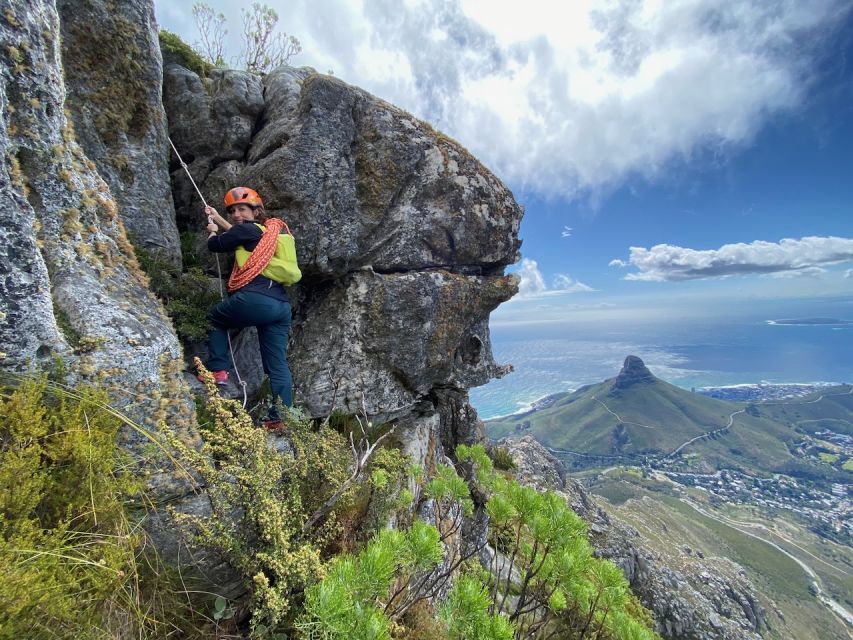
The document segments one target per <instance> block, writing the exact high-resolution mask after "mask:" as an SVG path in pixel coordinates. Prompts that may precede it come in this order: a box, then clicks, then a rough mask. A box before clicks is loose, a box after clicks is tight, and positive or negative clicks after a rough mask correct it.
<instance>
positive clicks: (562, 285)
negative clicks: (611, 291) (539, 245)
mask: <svg viewBox="0 0 853 640" xmlns="http://www.w3.org/2000/svg"><path fill="white" fill-rule="evenodd" d="M516 275H518V276H519V278H520V282H519V284H518V295H517V296H516V298H539V297H543V296H553V295H558V294H562V293H585V292H587V291H595V289H593V288H592V287H590V286H588V285H585V284H584V283H583V282H578V281H577V280H574V279H573V278H572V277H571V276H568V275H566V274H564V273H558V274H557V275H556V276H555V277H554V286H553V287H551V288H550V289H549V288H548V286H547V285H546V284H545V278H543V277H542V272H541V271H539V263H537V262H536V260H531V259H530V258H524V259H522V261H521V266H520V267H519V269H518V271H516Z"/></svg>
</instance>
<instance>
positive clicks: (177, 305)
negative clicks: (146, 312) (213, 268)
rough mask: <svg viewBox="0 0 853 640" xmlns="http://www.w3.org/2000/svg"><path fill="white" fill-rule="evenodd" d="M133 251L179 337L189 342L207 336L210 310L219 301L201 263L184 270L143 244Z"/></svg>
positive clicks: (217, 294)
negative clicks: (147, 248) (199, 265)
mask: <svg viewBox="0 0 853 640" xmlns="http://www.w3.org/2000/svg"><path fill="white" fill-rule="evenodd" d="M134 250H135V252H136V257H137V259H138V260H139V264H140V265H141V266H142V269H143V270H144V271H145V273H146V274H147V275H148V278H149V280H150V282H151V290H152V291H153V292H154V293H155V294H156V295H157V297H158V298H160V300H162V301H163V305H164V306H165V308H166V312H167V313H168V314H169V317H170V318H172V322H174V324H175V331H177V333H178V336H180V337H181V338H182V339H183V340H186V341H197V340H204V339H206V338H207V334H208V332H209V331H210V329H211V327H210V323H209V322H208V320H207V312H208V311H209V310H210V308H211V307H212V306H213V305H215V304H216V303H217V302H219V300H220V295H219V293H218V292H216V291H215V290H214V288H213V286H214V285H213V282H212V280H211V279H210V278H208V277H207V275H205V273H204V271H203V270H202V269H201V268H200V267H198V266H190V267H189V268H188V269H187V270H186V271H181V269H180V268H179V267H178V266H176V265H175V264H173V263H172V262H170V261H168V260H166V259H165V258H164V257H163V256H162V255H161V254H159V253H158V252H156V251H148V250H146V249H144V248H142V247H134Z"/></svg>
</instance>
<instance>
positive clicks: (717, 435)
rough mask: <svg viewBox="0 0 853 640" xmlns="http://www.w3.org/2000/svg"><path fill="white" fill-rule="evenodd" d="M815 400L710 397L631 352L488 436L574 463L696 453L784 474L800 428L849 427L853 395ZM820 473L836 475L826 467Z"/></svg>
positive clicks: (493, 426) (492, 424)
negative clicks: (619, 365)
mask: <svg viewBox="0 0 853 640" xmlns="http://www.w3.org/2000/svg"><path fill="white" fill-rule="evenodd" d="M842 391H843V390H842ZM816 399H817V398H816V397H814V398H803V399H800V400H797V404H796V405H783V404H779V405H766V406H765V405H755V404H751V403H743V402H729V401H725V400H720V399H717V398H710V397H707V396H704V395H702V394H699V393H695V392H691V391H686V390H684V389H681V388H679V387H676V386H675V385H672V384H669V383H667V382H665V381H663V380H660V379H659V378H656V377H655V376H653V375H652V374H651V373H650V372H649V370H648V369H647V368H646V367H645V365H644V364H643V362H642V360H640V359H639V358H636V357H634V356H629V357H628V358H627V359H626V360H625V366H624V367H623V369H622V371H621V372H620V373H619V375H618V376H616V377H614V378H610V379H608V380H605V381H604V382H601V383H598V384H594V385H589V386H586V387H583V388H581V389H578V390H577V391H575V392H570V393H563V394H556V395H554V396H551V397H550V398H549V400H548V401H547V402H544V403H543V405H544V406H541V407H540V408H536V409H533V410H532V411H529V412H527V413H523V414H516V415H513V416H509V417H506V418H501V419H497V420H491V421H489V422H487V433H488V434H489V436H490V437H492V438H494V439H499V438H502V437H506V436H510V437H514V436H517V435H521V434H524V435H531V436H533V437H534V438H536V439H537V440H538V441H539V442H541V443H542V444H544V445H545V446H547V447H549V448H551V449H552V450H554V452H555V453H558V454H559V453H565V457H568V458H570V459H571V460H572V463H573V465H574V466H580V467H589V466H603V465H606V464H608V463H617V462H618V463H636V464H642V463H644V462H650V461H661V460H664V459H667V458H674V457H676V456H677V455H681V456H685V455H688V454H695V453H697V452H698V453H699V454H700V455H701V462H702V464H703V465H704V466H705V468H706V470H713V469H719V468H730V469H738V470H750V471H752V472H755V471H758V472H764V473H772V472H784V471H785V470H790V469H792V468H794V467H795V466H796V465H798V464H799V465H802V464H804V463H802V462H801V461H798V459H797V457H796V456H795V455H794V454H793V453H792V452H791V451H792V449H793V448H794V445H795V443H796V442H797V441H798V440H799V439H800V437H801V434H800V432H799V431H798V430H797V429H798V428H799V429H803V428H806V427H807V426H808V428H809V429H811V430H812V431H814V430H819V429H820V428H821V426H827V425H830V424H832V425H836V424H840V425H841V427H842V430H841V432H845V431H844V429H849V427H850V424H851V423H850V419H851V417H853V410H851V408H849V407H848V403H849V404H850V405H853V396H843V395H838V396H832V398H831V399H830V398H827V402H820V403H818V402H816V401H815V400H816ZM822 471H824V472H826V474H827V479H833V478H835V475H834V474H833V472H832V470H827V469H823V470H822Z"/></svg>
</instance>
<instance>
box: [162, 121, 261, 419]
mask: <svg viewBox="0 0 853 640" xmlns="http://www.w3.org/2000/svg"><path fill="white" fill-rule="evenodd" d="M169 144H170V145H172V151H174V152H175V155H176V156H177V158H178V162H180V163H181V167H183V169H184V171H185V172H186V174H187V177H188V178H189V179H190V182H191V183H192V185H193V187H195V192H196V193H197V194H198V197H199V198H201V203H202V204H203V205H204V207H205V209H206V208H207V206H208V204H207V201H206V200H205V199H204V196H203V195H202V193H201V189H199V188H198V185H197V184H196V183H195V180H193V176H192V174H191V173H190V169H189V167H187V163H186V162H184V159H183V158H182V157H181V154H180V153H178V148H177V147H176V146H175V143H174V142H172V138H171V137H170V138H169ZM207 222H208V223H213V217H212V216H207ZM215 255H216V274H217V275H218V276H219V297H220V298H221V299H222V300H225V288H224V286H223V284H222V266H221V265H220V264H219V254H218V253H217V254H215ZM225 335H226V336H227V338H228V351H229V352H230V353H231V364H232V365H234V373H235V374H236V375H237V382H238V383H239V384H240V386H241V387H242V389H243V408H244V409H245V408H246V405H247V404H248V399H247V393H246V381H245V380H243V378H241V377H240V370H239V369H238V368H237V361H236V360H235V359H234V347H233V346H232V344H231V333H230V332H229V331H228V330H227V329H226V330H225Z"/></svg>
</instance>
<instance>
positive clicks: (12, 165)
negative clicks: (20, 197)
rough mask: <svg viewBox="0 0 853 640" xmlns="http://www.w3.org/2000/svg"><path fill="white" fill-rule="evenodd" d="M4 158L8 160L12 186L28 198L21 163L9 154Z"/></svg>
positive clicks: (27, 188)
mask: <svg viewBox="0 0 853 640" xmlns="http://www.w3.org/2000/svg"><path fill="white" fill-rule="evenodd" d="M10 133H11V131H10ZM6 157H7V158H8V160H9V177H10V178H12V184H13V185H14V186H15V187H17V188H18V189H20V191H21V192H22V193H23V194H24V197H25V198H28V197H29V195H30V187H29V185H28V184H27V176H26V174H24V172H23V171H22V170H21V163H20V161H19V160H18V157H17V156H16V155H14V154H12V153H9V154H8V155H7V156H6Z"/></svg>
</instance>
